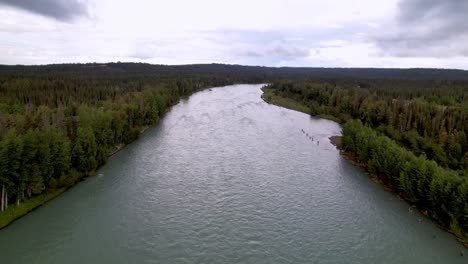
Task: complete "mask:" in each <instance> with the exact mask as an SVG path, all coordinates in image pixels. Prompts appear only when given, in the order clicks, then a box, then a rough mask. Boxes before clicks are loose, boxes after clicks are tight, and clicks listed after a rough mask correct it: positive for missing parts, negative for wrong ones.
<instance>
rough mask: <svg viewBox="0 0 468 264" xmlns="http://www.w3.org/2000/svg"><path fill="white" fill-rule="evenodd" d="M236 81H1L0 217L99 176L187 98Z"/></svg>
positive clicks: (45, 77)
mask: <svg viewBox="0 0 468 264" xmlns="http://www.w3.org/2000/svg"><path fill="white" fill-rule="evenodd" d="M231 83H233V81H232V79H230V78H225V77H223V76H189V77H184V76H181V77H180V78H177V79H172V78H169V77H167V76H166V77H165V76H156V77H155V76H148V75H142V76H139V75H133V74H126V73H119V74H110V75H102V76H75V75H54V74H32V75H30V74H6V75H1V76H0V211H3V210H5V209H6V208H7V207H8V204H11V203H17V204H20V203H21V202H22V201H25V200H27V199H30V198H31V197H34V196H35V195H39V194H42V193H44V192H48V191H53V190H55V189H57V188H64V187H68V186H71V185H73V184H74V183H76V182H77V181H79V180H80V179H81V178H82V177H84V176H87V175H91V174H93V173H94V171H95V170H96V169H97V168H98V167H99V166H100V165H102V164H103V163H104V162H105V160H106V159H107V157H108V156H109V155H110V154H111V153H113V152H114V151H116V150H118V149H119V148H121V147H122V146H123V145H125V144H127V143H130V142H132V141H133V140H135V139H136V138H137V137H138V135H139V134H140V132H141V131H142V130H143V129H144V128H145V127H148V126H150V125H152V124H154V123H156V122H157V121H158V120H159V118H160V117H161V115H162V114H163V113H164V112H165V111H166V110H167V109H168V108H169V107H170V106H172V105H174V104H175V103H176V102H178V100H179V98H180V97H183V96H187V95H189V94H191V93H193V92H195V91H197V90H200V89H202V88H205V87H209V86H219V85H225V84H231Z"/></svg>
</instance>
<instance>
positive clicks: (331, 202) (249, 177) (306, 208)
mask: <svg viewBox="0 0 468 264" xmlns="http://www.w3.org/2000/svg"><path fill="white" fill-rule="evenodd" d="M260 88H261V85H236V86H228V87H220V88H213V89H212V90H211V91H210V90H205V91H202V92H198V93H196V94H194V95H192V96H191V97H190V98H188V99H184V100H182V101H181V102H180V103H179V104H178V105H176V106H174V107H173V108H172V110H171V111H169V112H168V113H167V114H166V115H165V117H164V118H163V119H162V120H161V122H160V123H159V124H158V125H157V126H155V127H153V128H150V129H148V130H147V131H146V132H145V133H144V134H143V135H142V137H141V138H140V139H139V140H137V141H136V142H134V143H133V144H131V145H129V146H127V147H126V148H125V149H123V150H122V151H120V152H119V153H117V154H116V155H114V156H112V157H111V158H110V159H109V160H108V162H107V164H106V165H105V166H104V167H102V168H101V169H100V170H99V171H98V174H99V176H96V177H91V178H88V179H87V180H86V181H84V182H81V183H79V184H78V185H77V186H75V187H74V188H72V189H71V190H69V191H68V192H66V193H64V194H63V195H61V196H60V197H58V198H56V199H55V200H53V201H51V202H49V203H47V204H46V205H45V206H43V207H41V208H39V209H38V210H35V211H34V212H32V213H30V214H28V215H26V216H25V217H23V218H21V219H19V220H18V221H16V222H14V223H13V224H12V225H10V226H9V227H7V228H5V229H3V230H0V263H2V264H7V263H28V264H31V263H170V264H173V263H268V264H272V263H346V264H350V263H372V264H374V263H412V264H416V263H424V264H428V263H465V264H466V263H468V258H467V257H468V256H464V257H463V256H461V254H460V252H461V251H462V250H464V248H463V246H462V245H461V244H459V243H458V242H456V240H455V239H454V238H453V237H452V236H451V235H449V234H447V233H445V232H443V231H441V230H440V229H438V228H437V227H436V226H435V225H434V224H433V223H432V222H431V221H429V220H426V219H425V218H423V217H422V216H421V215H420V214H419V213H417V212H416V211H415V210H410V209H409V206H408V205H407V204H406V203H404V202H402V201H399V200H398V199H396V198H395V197H394V196H393V195H392V194H390V193H388V192H386V191H385V190H384V189H383V188H382V187H381V186H379V185H377V184H375V183H374V182H372V181H371V180H370V179H369V178H368V177H367V176H366V175H364V174H363V173H362V172H361V171H360V170H359V169H357V168H355V167H353V166H352V165H350V164H349V162H347V161H346V160H344V159H343V158H342V157H341V156H340V155H339V152H338V151H337V150H336V149H335V148H334V147H333V146H332V145H331V144H330V143H329V142H328V137H329V136H331V135H338V134H339V133H340V127H339V125H338V124H336V123H334V122H332V121H327V120H322V119H315V118H311V117H310V116H308V115H306V114H303V113H299V112H295V111H291V110H288V109H284V108H280V107H277V106H273V105H269V104H267V103H265V102H263V101H262V99H261V98H260V96H261V93H262V92H261V90H260ZM301 129H303V130H304V131H305V133H308V135H309V136H311V137H312V136H313V137H314V141H312V140H311V139H310V138H309V137H307V136H306V135H305V133H302V131H301ZM317 141H319V142H320V143H319V145H317ZM465 255H468V254H465Z"/></svg>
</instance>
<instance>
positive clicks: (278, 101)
mask: <svg viewBox="0 0 468 264" xmlns="http://www.w3.org/2000/svg"><path fill="white" fill-rule="evenodd" d="M263 91H264V94H263V96H262V98H263V99H264V100H265V101H267V102H268V103H272V104H275V105H278V106H281V107H285V108H289V109H292V110H297V111H300V112H304V113H307V112H306V111H303V110H302V111H301V110H298V108H299V109H300V108H302V109H304V107H305V106H304V105H302V106H300V105H301V104H300V103H299V102H297V101H294V100H293V99H288V98H282V97H280V96H277V95H275V94H274V93H273V91H272V90H270V89H265V88H263ZM329 119H332V120H333V118H329ZM329 139H330V142H331V143H332V144H334V145H335V146H336V147H337V148H338V149H340V152H341V154H342V155H343V157H344V158H345V159H347V160H349V161H350V162H351V163H352V164H353V165H354V166H356V167H359V168H361V169H362V170H363V171H364V172H365V173H366V175H368V177H369V178H370V179H371V180H372V181H374V182H376V183H378V184H379V185H381V186H382V187H383V188H384V189H385V190H386V191H388V192H391V193H392V194H394V195H396V196H397V197H398V198H399V199H400V200H402V201H406V202H407V203H408V204H409V205H410V206H412V207H414V208H415V209H418V208H417V207H416V204H415V203H413V202H411V201H410V200H408V199H406V195H405V194H404V193H400V192H399V191H398V190H397V189H396V188H394V187H393V186H391V185H389V184H387V183H386V182H385V181H383V180H382V179H381V178H380V177H378V176H377V175H374V174H372V173H369V172H368V167H367V165H366V164H363V163H359V162H357V159H356V157H355V156H354V155H353V154H352V153H347V152H343V150H342V137H341V136H332V137H330V138H329ZM420 212H421V213H422V214H424V215H425V216H427V217H428V218H429V219H431V220H433V221H434V222H435V223H436V224H438V226H439V227H440V228H441V229H442V230H444V231H447V232H449V233H451V234H453V235H454V236H455V237H456V239H457V240H459V241H460V242H461V243H462V244H463V245H464V246H465V247H467V248H468V237H467V236H466V235H465V234H464V233H463V232H462V231H461V230H460V228H459V227H458V226H457V225H449V226H444V225H442V224H440V222H439V221H438V219H437V218H435V217H434V216H433V215H431V213H430V212H429V213H428V212H427V211H426V210H420Z"/></svg>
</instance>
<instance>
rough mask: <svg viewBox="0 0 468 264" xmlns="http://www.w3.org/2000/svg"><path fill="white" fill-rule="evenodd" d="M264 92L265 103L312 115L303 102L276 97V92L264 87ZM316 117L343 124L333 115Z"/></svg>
mask: <svg viewBox="0 0 468 264" xmlns="http://www.w3.org/2000/svg"><path fill="white" fill-rule="evenodd" d="M262 91H263V94H262V99H263V100H264V101H265V102H267V103H269V104H273V105H277V106H281V107H284V108H288V109H291V110H295V111H298V112H302V113H305V114H308V115H310V108H309V107H308V106H307V105H305V104H303V103H301V102H298V101H296V100H294V99H291V98H286V97H282V96H279V95H275V93H274V90H272V89H268V88H266V87H263V88H262ZM314 117H317V118H322V119H328V120H332V121H335V122H337V123H341V120H340V119H338V118H336V117H334V116H331V115H326V114H319V115H316V116H314Z"/></svg>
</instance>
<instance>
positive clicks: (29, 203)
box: [0, 186, 71, 229]
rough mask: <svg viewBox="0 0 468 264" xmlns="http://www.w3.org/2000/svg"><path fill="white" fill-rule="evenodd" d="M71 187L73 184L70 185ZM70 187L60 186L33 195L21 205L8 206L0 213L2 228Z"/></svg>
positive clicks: (0, 225)
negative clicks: (50, 190)
mask: <svg viewBox="0 0 468 264" xmlns="http://www.w3.org/2000/svg"><path fill="white" fill-rule="evenodd" d="M70 187H71V186H70ZM67 189H68V188H60V189H57V190H54V191H52V192H48V193H44V194H41V195H38V196H36V197H33V198H31V199H29V200H26V201H24V202H22V203H21V204H20V205H16V204H11V205H9V206H8V209H6V210H5V211H3V212H1V213H0V229H2V228H4V227H6V226H8V225H10V224H11V223H13V222H14V221H15V220H17V219H19V218H20V217H22V216H24V215H26V214H28V213H29V212H31V211H34V210H35V209H37V208H38V207H40V206H42V205H44V204H45V203H47V202H48V201H50V200H52V199H54V198H55V197H57V196H59V195H60V194H62V193H63V192H65V191H66V190H67Z"/></svg>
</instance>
